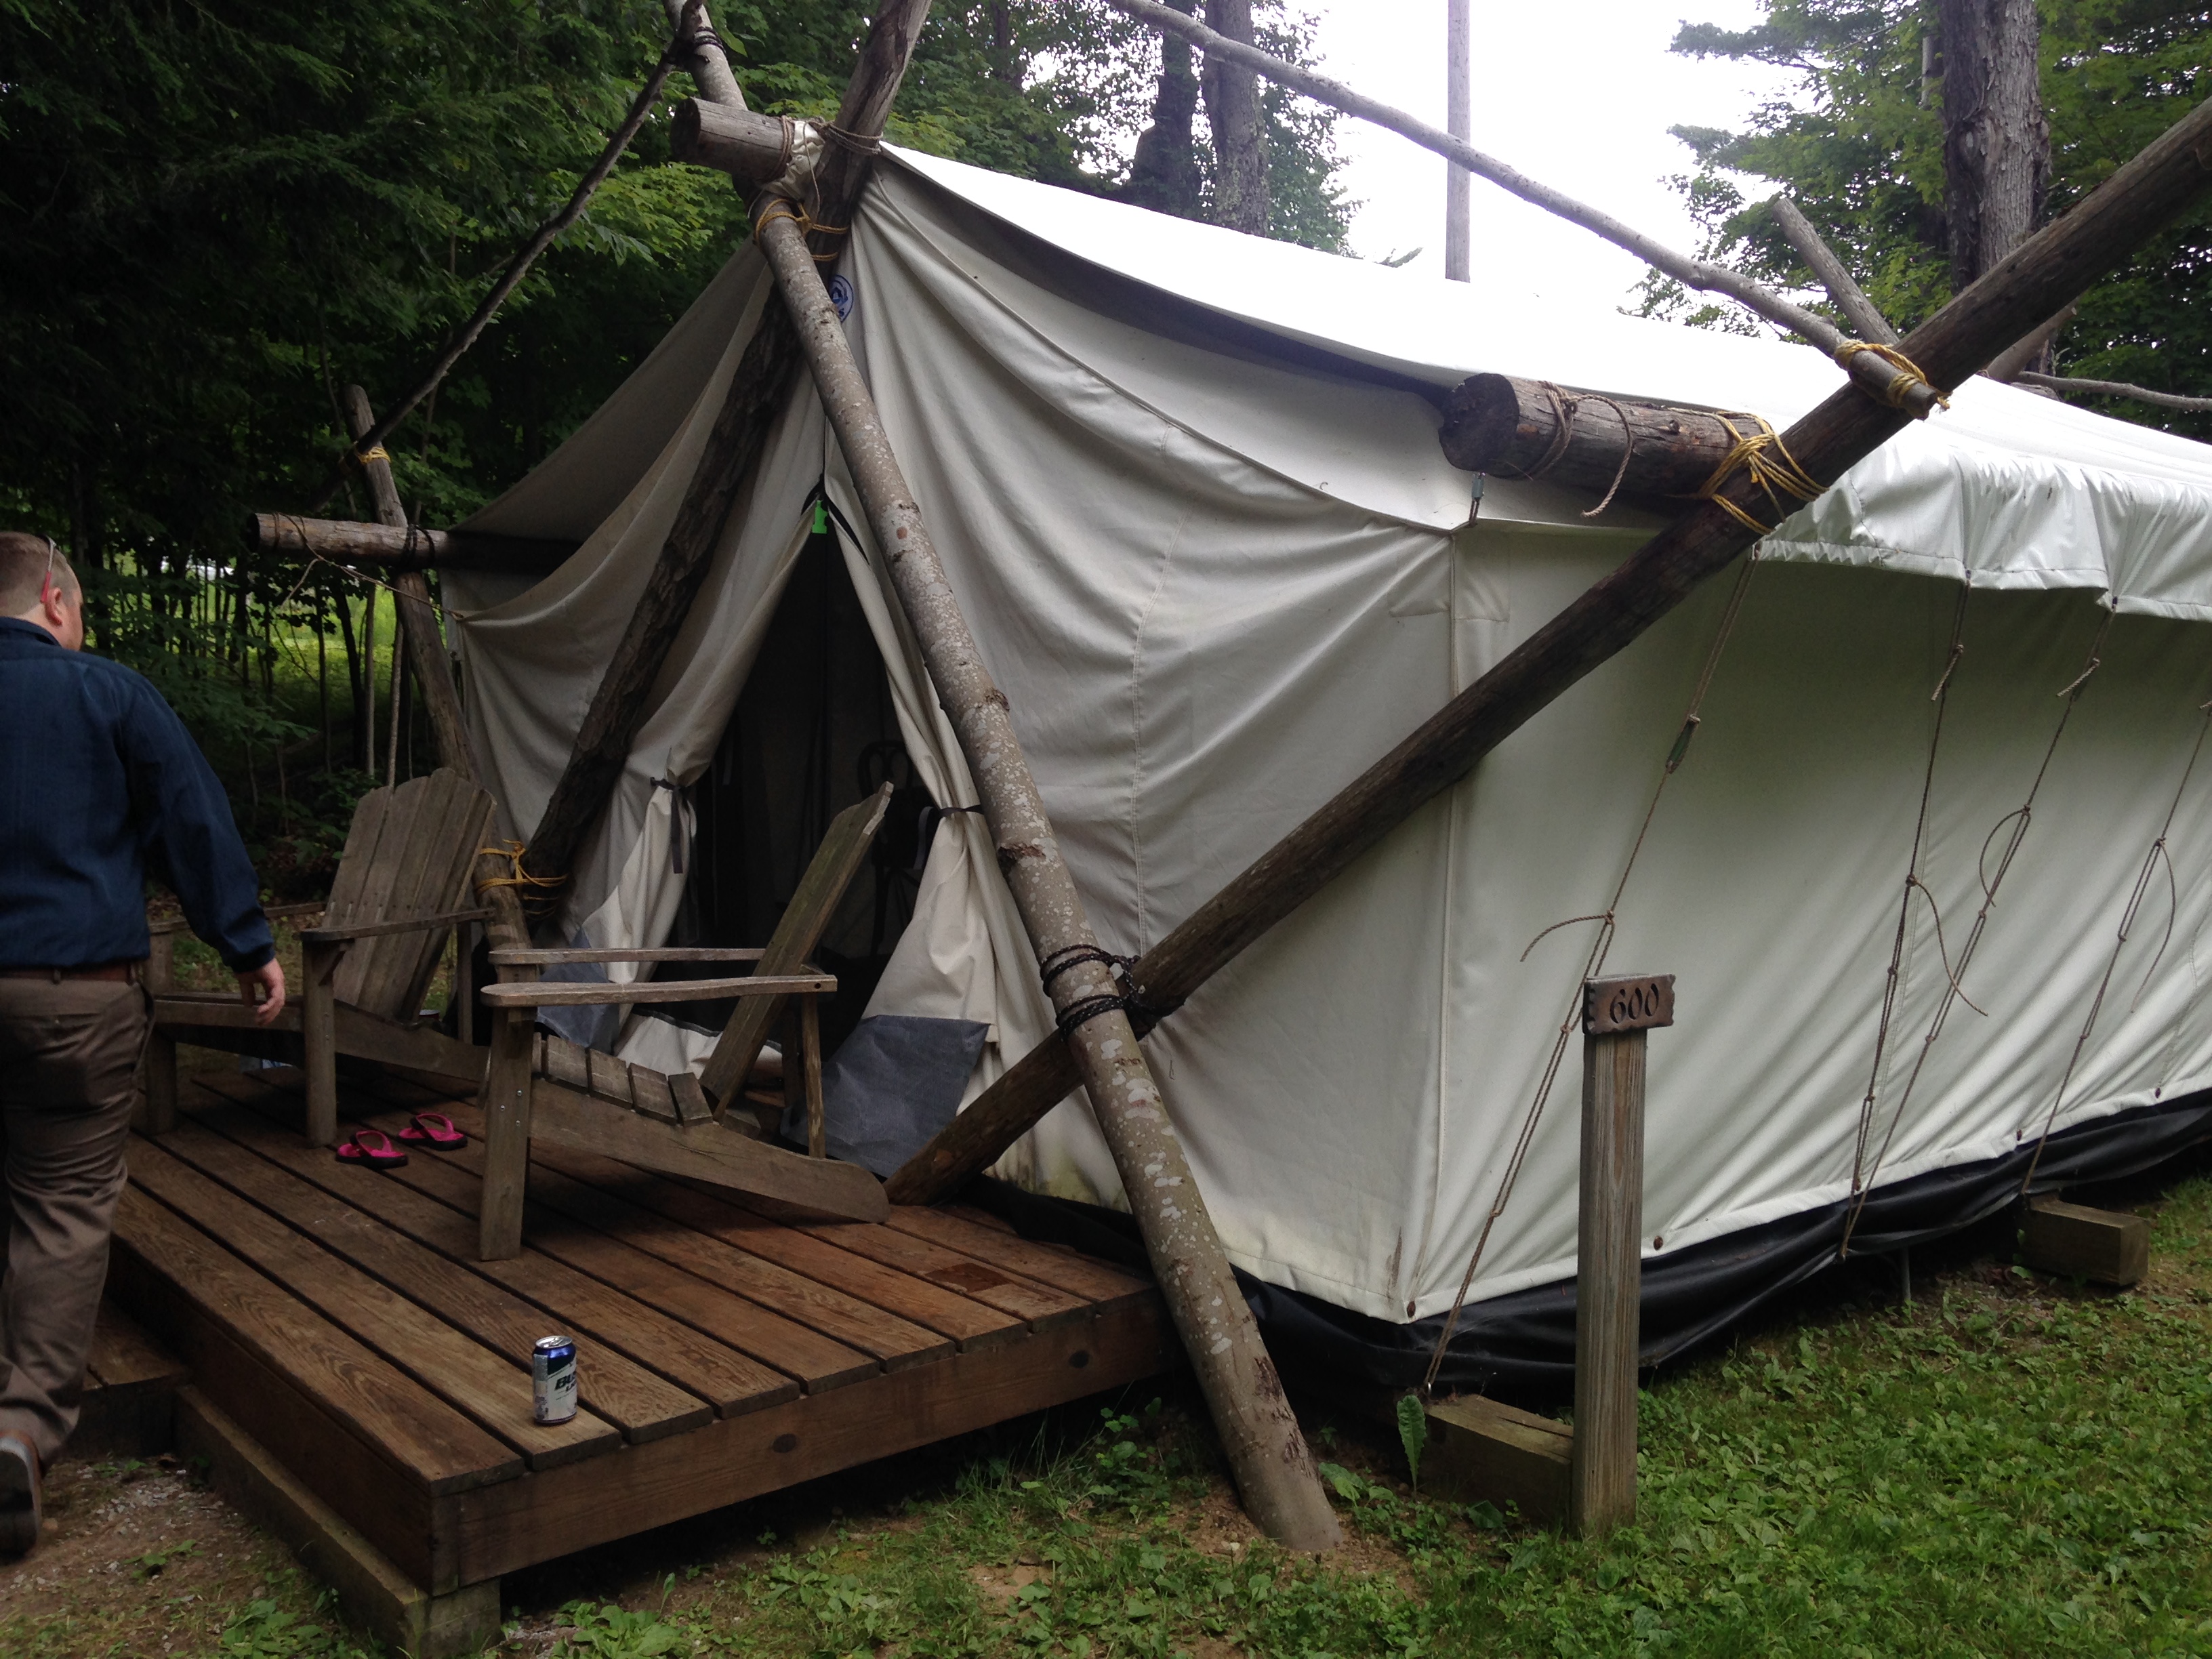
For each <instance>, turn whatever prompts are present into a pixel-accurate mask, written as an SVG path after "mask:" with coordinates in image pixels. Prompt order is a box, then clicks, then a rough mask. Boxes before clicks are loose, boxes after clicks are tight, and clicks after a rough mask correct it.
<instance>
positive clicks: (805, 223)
mask: <svg viewBox="0 0 2212 1659" xmlns="http://www.w3.org/2000/svg"><path fill="white" fill-rule="evenodd" d="M776 219H788V220H790V221H791V222H792V223H793V224H795V225H797V226H798V227H799V232H800V234H803V235H807V236H816V235H820V236H844V235H848V234H851V231H852V226H850V225H825V224H823V222H821V221H820V220H819V219H817V218H816V217H815V216H813V215H812V214H811V213H809V212H808V211H807V210H805V208H803V207H801V206H799V204H798V203H796V202H794V201H793V200H792V199H791V197H788V196H779V197H775V200H773V201H771V202H770V203H769V204H768V205H767V206H766V207H764V208H763V209H762V210H761V214H760V217H759V218H757V219H756V220H754V221H753V234H755V235H756V236H757V235H758V234H760V233H761V232H762V231H763V230H766V229H767V228H768V227H769V222H771V221H773V220H776ZM837 258H838V256H837V255H836V253H834V252H833V253H817V254H816V255H815V256H814V263H815V264H817V265H826V264H834V263H835V262H836V259H837Z"/></svg>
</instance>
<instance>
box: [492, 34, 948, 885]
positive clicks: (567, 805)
mask: <svg viewBox="0 0 2212 1659" xmlns="http://www.w3.org/2000/svg"><path fill="white" fill-rule="evenodd" d="M675 9H677V10H678V12H679V13H680V12H681V11H682V9H683V8H682V7H680V6H679V7H678V8H675ZM927 11H928V4H927V0H900V3H896V4H892V5H886V6H884V7H883V8H881V9H879V10H878V14H877V16H876V21H875V23H874V25H873V26H872V27H871V28H870V30H869V32H868V38H867V40H866V44H865V45H864V46H862V48H861V52H860V63H859V64H858V65H857V66H856V67H855V68H854V71H853V78H852V81H851V82H850V83H849V84H848V87H847V88H846V91H845V100H844V102H843V104H842V106H840V107H839V109H838V112H837V126H838V129H839V130H840V131H841V132H842V133H845V134H847V135H849V142H848V143H838V144H833V145H829V146H825V148H824V149H823V155H822V159H821V161H820V163H819V165H818V166H817V170H816V173H815V182H816V186H817V195H818V200H817V204H816V205H815V207H814V209H813V211H814V212H815V213H816V215H817V216H818V217H819V218H820V220H821V222H823V223H825V224H833V225H842V224H843V223H844V222H845V219H846V216H847V215H848V213H849V212H850V211H851V209H852V204H853V202H854V199H855V198H857V197H858V196H859V194H860V186H861V185H863V184H864V183H866V179H867V168H868V166H869V163H870V162H871V161H872V159H873V157H872V144H873V141H874V139H875V137H876V135H878V134H879V133H880V132H882V131H883V127H884V118H885V117H887V116H888V115H889V114H890V106H891V100H892V98H893V97H894V96H895V95H896V93H897V91H898V84H899V82H900V80H901V78H902V76H904V74H905V72H906V64H907V59H908V57H910V56H911V55H912V53H913V51H914V44H915V40H916V39H917V38H918V36H919V35H920V33H921V19H922V17H923V16H924V15H926V14H927ZM703 22H704V18H703V13H702V14H701V23H702V27H703ZM690 43H691V45H692V46H694V47H695V48H696V51H695V55H694V57H693V58H692V60H691V65H690V67H691V71H692V76H693V79H694V80H695V81H696V82H697V84H698V87H699V89H700V91H701V93H702V94H703V95H705V96H707V97H708V98H709V99H712V100H714V101H716V102H729V103H732V105H733V106H734V107H736V108H739V109H742V108H743V107H744V100H743V98H742V97H740V96H739V95H738V86H737V82H736V81H735V79H734V78H732V76H731V74H730V69H729V64H728V62H727V60H726V58H724V57H723V55H722V51H721V46H720V42H719V41H718V40H715V39H714V36H713V33H712V32H711V31H708V32H707V33H704V34H696V33H695V34H694V35H693V36H692V37H691V42H690ZM798 369H799V349H798V339H797V336H796V334H795V333H794V331H793V327H792V324H791V319H790V318H789V317H788V316H787V315H786V314H785V313H783V312H781V311H779V310H775V309H773V308H771V309H770V310H769V312H768V313H767V314H766V315H764V316H763V318H762V319H761V323H760V326H759V328H757V330H755V331H754V333H753V337H752V339H751V340H750V342H748V343H747V344H746V346H745V349H744V355H743V356H741V357H740V358H739V360H738V368H737V373H736V374H735V375H734V376H733V377H732V380H731V381H730V389H729V392H728V393H727V395H726V398H724V400H723V404H722V409H721V412H720V414H719V415H718V416H716V417H715V420H714V429H713V431H712V432H711V433H710V434H709V435H708V439H707V445H706V447H705V449H704V450H703V451H702V453H701V454H700V457H699V462H698V465H697V466H696V467H695V468H694V469H693V471H692V474H691V482H690V486H689V487H688V488H687V489H685V490H684V501H683V504H682V506H681V507H678V509H677V513H676V521H675V523H674V524H673V525H672V526H671V527H670V529H669V532H668V537H667V539H666V540H665V542H664V543H663V544H661V549H660V556H659V558H658V559H657V560H655V561H654V562H653V571H652V574H650V575H649V576H647V579H646V586H645V591H644V592H643V593H641V595H640V596H639V598H638V602H637V608H636V609H635V611H632V612H631V615H630V619H629V626H628V627H627V628H625V629H623V636H622V640H621V642H620V643H619V644H618V645H617V646H616V647H615V652H614V655H613V656H612V657H611V659H609V660H608V663H607V667H606V671H605V673H604V674H602V675H601V676H600V678H599V685H598V687H597V688H596V689H595V690H593V691H592V701H591V704H590V706H589V708H586V711H585V714H584V720H583V723H582V725H581V726H579V727H578V728H577V732H576V738H575V743H574V746H573V747H572V748H571V750H570V751H569V755H568V765H567V766H566V767H565V768H563V769H562V773H561V777H560V780H559V781H558V782H556V784H555V785H554V787H553V793H552V794H551V795H550V796H549V797H548V798H547V799H546V803H545V810H544V811H543V812H542V813H540V814H539V815H538V823H537V826H536V827H535V829H532V831H531V835H530V847H529V850H528V851H527V852H526V854H524V858H523V866H524V868H525V869H526V871H528V872H529V873H530V874H531V875H532V876H533V877H535V878H539V879H541V880H553V881H565V880H566V879H567V878H568V872H569V869H570V866H572V865H573V864H574V861H575V858H576V854H577V853H578V852H579V851H580V850H581V848H582V847H583V844H584V842H585V840H586V837H587V836H590V834H591V833H592V829H593V828H594V827H595V826H596V825H597V824H598V823H599V819H600V817H602V815H604V814H605V811H606V806H607V802H608V800H609V799H610V798H611V796H612V795H613V793H614V789H615V785H616V784H617V782H618V781H620V780H621V777H622V771H623V765H624V763H626V762H627V761H628V760H629V751H630V744H631V743H632V742H633V741H634V740H635V738H636V736H637V732H638V728H639V726H641V725H643V724H644V722H645V717H646V714H647V710H648V708H649V706H650V700H651V696H652V693H653V682H654V681H655V680H656V679H657V678H659V674H660V669H661V665H662V664H663V663H665V661H666V660H667V659H668V653H669V649H670V647H672V646H673V645H674V644H675V643H676V636H677V635H678V633H679V632H680V631H682V629H683V627H684V617H686V616H687V615H689V614H690V609H691V604H692V601H693V600H694V599H696V598H697V597H698V594H699V586H700V584H701V583H702V582H703V581H704V580H706V576H707V568H708V564H709V563H710V562H712V560H713V558H714V549H715V547H716V545H717V544H719V543H720V540H721V538H722V532H723V530H724V528H725V526H727V524H728V523H729V520H730V514H731V512H732V509H733V508H734V507H736V505H737V501H738V495H739V494H740V493H741V492H742V490H743V489H744V486H745V485H746V483H748V482H749V481H750V479H751V477H752V476H753V474H754V472H755V471H756V470H757V466H758V465H759V461H760V456H761V452H762V450H763V448H764V447H766V445H767V443H768V436H769V428H771V427H773V426H774V425H775V418H776V416H778V415H779V414H780V413H781V412H782V409H783V405H784V401H785V394H786V393H787V391H788V389H789V387H790V386H791V384H792V380H793V376H794V375H795V374H797V373H798Z"/></svg>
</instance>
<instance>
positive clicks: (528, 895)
mask: <svg viewBox="0 0 2212 1659" xmlns="http://www.w3.org/2000/svg"><path fill="white" fill-rule="evenodd" d="M529 850H530V849H529V848H527V847H526V846H524V845H523V843H522V842H519V841H510V842H507V843H506V844H505V845H503V846H499V847H479V848H477V857H478V858H491V859H505V860H507V863H508V865H509V866H510V873H509V874H507V875H504V876H478V877H477V879H476V889H477V897H478V898H482V897H483V896H484V895H485V894H487V893H489V892H490V891H491V890H492V889H493V888H495V887H519V888H521V889H522V890H523V891H522V902H524V903H525V904H530V903H538V904H545V903H549V902H550V895H548V894H547V893H546V891H545V890H547V889H550V888H557V887H565V886H567V885H568V877H566V876H533V875H532V874H531V873H530V872H528V871H527V870H526V869H524V868H523V867H522V860H523V859H524V857H525V856H526V855H527V854H528V853H529Z"/></svg>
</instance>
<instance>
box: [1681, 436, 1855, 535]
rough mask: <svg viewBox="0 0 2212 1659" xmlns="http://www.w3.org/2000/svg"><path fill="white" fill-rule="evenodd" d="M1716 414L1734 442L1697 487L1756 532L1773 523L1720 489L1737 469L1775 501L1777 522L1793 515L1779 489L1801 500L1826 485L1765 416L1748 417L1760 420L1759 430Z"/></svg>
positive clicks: (1765, 531) (1766, 532) (1769, 529)
mask: <svg viewBox="0 0 2212 1659" xmlns="http://www.w3.org/2000/svg"><path fill="white" fill-rule="evenodd" d="M1714 418H1715V419H1717V420H1718V421H1719V422H1720V423H1721V424H1722V425H1723V426H1724V427H1726V428H1728V429H1729V437H1731V438H1733V439H1735V445H1734V447H1732V448H1730V449H1729V453H1728V454H1727V455H1726V456H1725V457H1723V459H1722V461H1721V464H1720V465H1718V466H1717V467H1715V468H1714V469H1713V476H1712V477H1710V478H1708V479H1706V480H1705V483H1704V484H1703V485H1702V486H1701V487H1700V488H1699V490H1698V492H1697V498H1698V499H1699V500H1700V501H1711V502H1712V504H1713V505H1714V506H1716V507H1719V508H1720V509H1721V510H1722V511H1723V513H1727V514H1728V515H1729V517H1730V518H1732V519H1734V520H1735V521H1736V522H1737V523H1738V524H1741V526H1744V528H1745V529H1747V530H1748V531H1750V532H1752V533H1753V534H1754V535H1759V536H1767V535H1771V534H1772V533H1773V532H1774V525H1765V524H1761V523H1759V520H1757V519H1754V518H1753V517H1752V515H1751V514H1750V513H1747V512H1745V511H1744V510H1743V508H1741V507H1738V506H1737V505H1736V504H1735V502H1734V501H1730V500H1729V498H1728V497H1727V496H1725V495H1722V494H1721V493H1720V491H1721V486H1722V485H1723V484H1725V483H1727V482H1728V481H1729V479H1730V478H1732V477H1735V474H1736V473H1737V471H1745V472H1747V473H1749V474H1750V475H1751V481H1752V483H1755V484H1757V485H1758V486H1759V489H1762V490H1764V491H1765V493H1766V499H1767V500H1768V501H1771V502H1772V503H1773V504H1774V524H1776V525H1778V524H1780V523H1781V522H1782V520H1784V519H1786V518H1788V517H1789V516H1790V508H1789V507H1788V506H1787V505H1786V504H1785V503H1784V501H1783V499H1782V495H1781V494H1780V493H1778V492H1786V493H1787V494H1789V495H1795V496H1796V498H1797V499H1798V500H1799V501H1811V500H1812V499H1813V498H1814V496H1816V495H1819V494H1820V491H1821V490H1822V489H1824V488H1825V486H1824V485H1822V484H1821V483H1820V481H1819V480H1817V479H1815V478H1814V477H1813V476H1812V475H1811V474H1810V473H1808V472H1807V471H1805V469H1804V468H1803V467H1802V466H1800V465H1797V458H1796V456H1794V455H1792V454H1791V453H1790V451H1789V450H1788V448H1786V447H1784V444H1783V441H1782V435H1781V434H1780V433H1778V432H1777V431H1776V430H1775V429H1774V428H1773V427H1771V425H1769V424H1768V423H1767V422H1766V421H1765V418H1764V417H1763V416H1757V415H1753V416H1748V417H1747V418H1749V419H1751V420H1754V421H1757V422H1759V430H1758V431H1756V432H1745V431H1743V430H1742V429H1741V428H1739V427H1738V426H1737V425H1736V423H1735V422H1734V421H1732V420H1730V419H1729V417H1728V416H1725V415H1720V416H1715V417H1714Z"/></svg>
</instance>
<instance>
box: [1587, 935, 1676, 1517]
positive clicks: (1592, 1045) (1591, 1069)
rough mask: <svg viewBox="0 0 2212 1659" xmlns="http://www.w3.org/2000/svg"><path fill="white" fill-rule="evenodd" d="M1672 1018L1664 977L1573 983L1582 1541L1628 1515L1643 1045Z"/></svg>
mask: <svg viewBox="0 0 2212 1659" xmlns="http://www.w3.org/2000/svg"><path fill="white" fill-rule="evenodd" d="M1672 1024H1674V977H1673V975H1659V976H1656V977H1654V976H1649V975H1645V976H1638V977H1633V978H1613V979H1594V980H1591V981H1589V982H1588V983H1586V984H1585V985H1584V986H1583V1137H1582V1199H1581V1208H1580V1210H1579V1211H1578V1212H1577V1216H1576V1240H1577V1244H1576V1255H1575V1444H1574V1456H1573V1462H1572V1467H1571V1472H1570V1474H1569V1480H1568V1500H1567V1510H1568V1519H1569V1521H1570V1523H1571V1525H1572V1526H1573V1528H1574V1529H1575V1531H1576V1532H1577V1534H1580V1535H1581V1536H1583V1537H1584V1538H1595V1537H1598V1536H1601V1534H1605V1533H1608V1532H1611V1531H1612V1530H1613V1528H1616V1527H1622V1526H1626V1525H1627V1524H1628V1523H1629V1522H1632V1521H1634V1520H1635V1519H1636V1358H1637V1351H1638V1334H1639V1329H1640V1326H1639V1320H1640V1309H1641V1305H1642V1297H1643V1285H1644V1257H1643V1249H1642V1246H1643V1243H1644V1043H1645V1040H1646V1038H1647V1037H1648V1036H1649V1035H1650V1031H1651V1030H1652V1029H1653V1028H1654V1027H1656V1026H1662V1025H1672Z"/></svg>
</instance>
